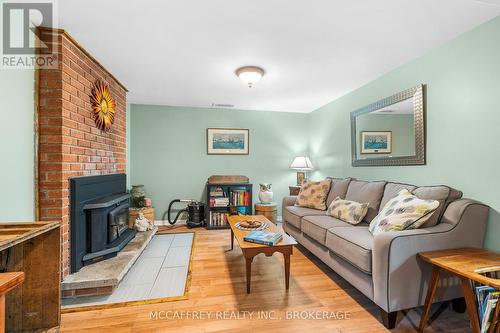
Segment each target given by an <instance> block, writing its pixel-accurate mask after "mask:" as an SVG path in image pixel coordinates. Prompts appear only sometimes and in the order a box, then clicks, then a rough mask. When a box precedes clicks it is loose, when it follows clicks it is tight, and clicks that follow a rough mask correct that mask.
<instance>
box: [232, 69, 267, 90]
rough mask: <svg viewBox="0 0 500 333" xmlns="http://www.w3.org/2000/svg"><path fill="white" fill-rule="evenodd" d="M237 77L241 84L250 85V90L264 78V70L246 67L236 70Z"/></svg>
mask: <svg viewBox="0 0 500 333" xmlns="http://www.w3.org/2000/svg"><path fill="white" fill-rule="evenodd" d="M236 76H238V77H239V78H240V80H241V82H243V83H245V84H247V85H248V88H252V86H253V85H254V84H255V83H257V82H259V81H260V79H262V77H263V76H264V70H263V69H262V68H260V67H257V66H244V67H240V68H238V69H237V70H236Z"/></svg>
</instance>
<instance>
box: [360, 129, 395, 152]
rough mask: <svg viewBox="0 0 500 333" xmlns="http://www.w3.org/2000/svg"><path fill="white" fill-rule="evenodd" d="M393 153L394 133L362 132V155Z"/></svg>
mask: <svg viewBox="0 0 500 333" xmlns="http://www.w3.org/2000/svg"><path fill="white" fill-rule="evenodd" d="M390 153H392V132H391V131H373V132H361V154H390Z"/></svg>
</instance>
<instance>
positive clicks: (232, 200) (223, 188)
mask: <svg viewBox="0 0 500 333" xmlns="http://www.w3.org/2000/svg"><path fill="white" fill-rule="evenodd" d="M252 207H253V206H252V184H248V183H231V184H227V183H226V184H213V183H207V211H206V214H207V216H206V228H207V229H229V224H228V223H227V216H228V215H229V214H242V215H252Z"/></svg>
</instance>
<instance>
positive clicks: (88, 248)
mask: <svg viewBox="0 0 500 333" xmlns="http://www.w3.org/2000/svg"><path fill="white" fill-rule="evenodd" d="M69 181H70V209H71V215H70V235H71V237H70V242H71V272H72V273H74V272H77V271H78V270H79V269H80V268H82V267H83V266H85V265H89V264H92V263H95V262H98V261H101V260H104V259H108V258H111V257H114V256H116V255H117V254H118V252H120V251H121V250H122V249H123V247H125V245H127V243H128V242H129V241H130V240H131V239H132V238H134V236H135V231H134V230H132V229H129V228H128V210H129V201H130V194H128V193H127V191H126V175H125V174H112V175H100V176H87V177H75V178H70V180H69Z"/></svg>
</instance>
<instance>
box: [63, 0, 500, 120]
mask: <svg viewBox="0 0 500 333" xmlns="http://www.w3.org/2000/svg"><path fill="white" fill-rule="evenodd" d="M58 11H59V26H60V27H61V28H63V29H66V31H68V33H70V34H71V35H72V36H73V37H74V38H75V39H76V40H77V41H78V42H79V43H80V44H81V45H82V46H83V47H85V48H86V49H87V50H88V51H89V52H90V53H91V54H92V55H94V56H95V57H96V58H97V59H98V60H99V61H100V62H101V63H102V64H103V65H104V66H106V67H107V68H108V69H109V70H110V71H111V72H112V73H113V74H114V75H115V76H116V77H117V78H118V79H119V80H120V81H121V82H122V83H123V84H124V85H125V86H126V87H127V88H128V89H129V91H130V92H129V95H128V101H129V102H131V103H143V104H162V105H175V106H198V107H210V106H211V105H212V103H223V104H233V105H234V107H235V108H238V109H250V110H269V111H291V112H310V111H313V110H315V109H316V108H318V107H320V106H322V105H324V104H326V103H328V102H330V101H332V100H334V99H335V98H337V97H340V96H342V95H344V94H346V93H347V92H349V91H352V90H354V89H356V88H358V87H360V86H362V85H364V84H366V83H368V82H369V81H371V80H373V79H375V78H377V77H379V76H381V75H382V74H384V73H386V72H388V71H390V70H392V69H394V68H396V67H398V66H400V65H402V64H404V63H406V62H407V61H409V60H411V59H414V58H416V57H418V56H420V55H423V54H425V53H426V52H427V51H429V50H430V49H432V48H434V47H436V46H438V45H440V44H443V43H445V42H446V41H448V40H450V39H452V38H453V37H455V36H457V35H459V34H461V33H463V32H465V31H468V30H470V29H472V28H473V27H475V26H477V25H479V24H481V23H483V22H485V21H487V20H489V19H491V18H493V17H495V16H497V15H499V14H500V0H377V1H374V0H314V1H311V0H293V1H291V0H252V1H249V0H168V1H165V0H141V1H137V0H134V1H131V0H106V1H103V0H85V1H82V0H61V1H59V2H58ZM243 65H257V66H260V67H262V68H264V69H265V71H266V74H265V76H264V78H263V79H262V81H260V82H259V83H257V84H256V85H255V87H254V88H251V89H249V88H248V87H247V86H245V85H244V84H243V83H241V82H240V81H239V80H238V78H237V77H236V76H235V74H234V70H235V69H236V68H238V67H240V66H243ZM403 88H404V87H403Z"/></svg>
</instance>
